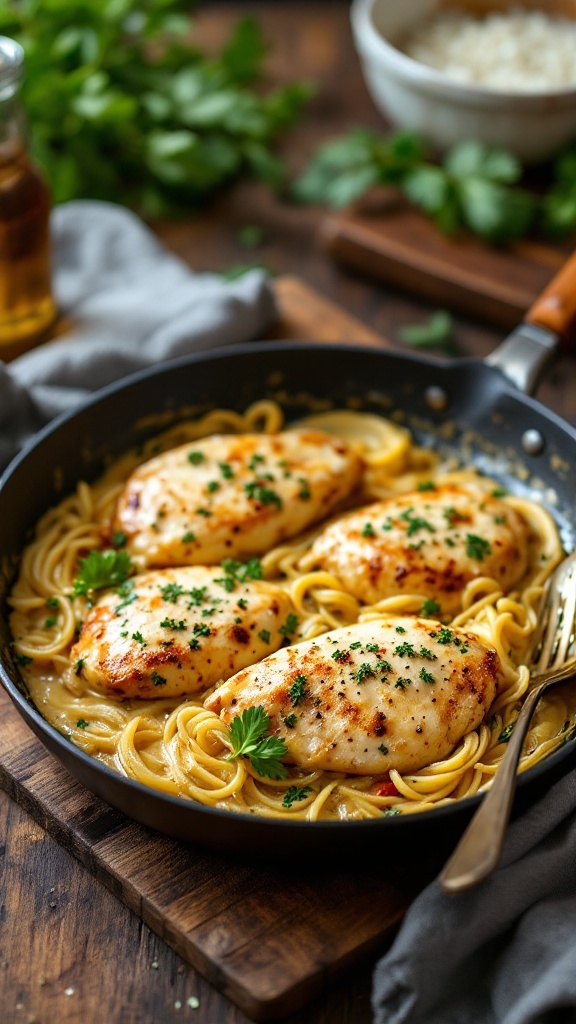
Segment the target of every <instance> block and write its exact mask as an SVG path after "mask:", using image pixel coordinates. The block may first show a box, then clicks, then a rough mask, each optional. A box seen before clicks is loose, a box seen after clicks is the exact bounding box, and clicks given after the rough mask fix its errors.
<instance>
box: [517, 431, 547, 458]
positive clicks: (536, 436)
mask: <svg viewBox="0 0 576 1024" xmlns="http://www.w3.org/2000/svg"><path fill="white" fill-rule="evenodd" d="M521 444H522V451H524V452H526V455H540V452H542V451H543V450H544V444H545V442H544V438H543V437H542V434H541V433H540V431H539V430H525V431H524V433H523V434H522V441H521Z"/></svg>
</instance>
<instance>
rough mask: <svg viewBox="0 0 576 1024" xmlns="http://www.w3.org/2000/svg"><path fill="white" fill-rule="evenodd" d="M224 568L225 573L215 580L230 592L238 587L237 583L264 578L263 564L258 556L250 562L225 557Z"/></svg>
mask: <svg viewBox="0 0 576 1024" xmlns="http://www.w3.org/2000/svg"><path fill="white" fill-rule="evenodd" d="M222 569H223V570H224V574H225V575H224V576H221V577H220V578H219V579H217V580H214V582H215V583H219V584H220V586H221V587H224V590H226V591H228V593H229V594H230V593H232V591H233V590H234V589H235V588H236V584H237V583H246V582H247V581H248V580H261V579H262V566H261V565H260V562H259V560H258V559H257V558H251V559H250V560H249V561H248V562H235V561H234V559H233V558H225V559H224V561H223V562H222Z"/></svg>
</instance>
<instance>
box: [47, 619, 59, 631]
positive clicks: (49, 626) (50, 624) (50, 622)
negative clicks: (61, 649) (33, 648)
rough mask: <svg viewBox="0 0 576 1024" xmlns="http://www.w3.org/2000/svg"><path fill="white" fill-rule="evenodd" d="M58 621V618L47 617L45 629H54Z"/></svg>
mask: <svg viewBox="0 0 576 1024" xmlns="http://www.w3.org/2000/svg"><path fill="white" fill-rule="evenodd" d="M57 622H58V619H53V618H50V619H46V620H45V622H44V629H52V627H53V626H55V625H56V623H57Z"/></svg>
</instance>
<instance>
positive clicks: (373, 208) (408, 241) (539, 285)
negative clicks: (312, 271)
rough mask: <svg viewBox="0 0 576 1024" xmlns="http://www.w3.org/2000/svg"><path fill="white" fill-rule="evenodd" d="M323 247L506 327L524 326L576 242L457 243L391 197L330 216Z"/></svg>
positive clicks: (464, 238) (462, 239) (468, 239)
mask: <svg viewBox="0 0 576 1024" xmlns="http://www.w3.org/2000/svg"><path fill="white" fill-rule="evenodd" d="M320 244H321V245H322V247H323V248H324V249H325V251H326V252H328V253H329V254H330V255H331V256H332V257H333V258H334V259H336V260H338V261H339V262H341V263H343V264H346V265H347V266H349V267H352V268H354V269H355V270H359V271H361V272H362V273H363V274H367V275H369V276H370V277H372V278H377V279H379V280H381V281H384V282H386V283H387V284H392V285H395V286H398V287H400V288H402V289H405V290H406V291H409V292H410V293H411V294H412V295H414V294H417V295H421V296H422V297H423V298H425V299H427V300H428V301H430V302H433V303H434V304H435V306H437V307H440V306H447V307H448V308H449V309H456V310H460V311H461V312H463V313H467V314H470V315H471V316H473V317H475V318H479V319H481V320H483V321H485V322H486V323H489V324H491V325H493V326H494V327H502V328H505V329H510V328H512V327H514V326H515V325H516V324H517V323H519V321H520V320H521V319H522V317H523V315H524V313H525V312H526V311H527V310H528V308H529V307H530V306H531V305H532V302H533V301H534V299H535V298H536V297H537V296H538V295H539V294H540V292H541V291H542V290H543V288H544V287H545V285H547V284H548V282H549V281H550V280H551V278H552V277H553V275H554V274H555V272H556V271H557V270H558V268H559V267H560V266H561V265H562V263H563V262H564V261H565V259H566V257H567V255H568V253H569V252H570V251H571V250H572V248H573V241H572V244H570V243H562V244H551V243H550V244H548V243H545V242H534V241H523V242H517V243H515V244H513V245H509V246H507V247H502V248H496V247H494V246H489V245H487V244H485V243H484V242H481V241H480V240H479V239H477V238H474V237H472V236H471V235H466V234H462V235H459V236H458V237H457V238H450V237H448V236H446V235H443V234H442V233H441V232H440V231H439V230H438V229H437V228H436V227H435V226H434V225H433V224H432V223H431V221H430V220H429V219H428V218H427V217H425V216H424V215H423V214H421V213H419V212H418V211H416V210H413V209H411V208H410V207H408V206H407V205H406V204H405V203H404V202H403V201H402V200H399V199H398V198H397V197H390V196H388V195H385V196H383V197H370V198H367V199H366V200H364V201H362V202H360V203H358V204H357V205H355V206H354V207H353V208H351V209H349V210H346V211H343V212H341V213H335V214H332V215H330V216H329V217H327V218H325V220H324V221H323V223H322V225H321V229H320Z"/></svg>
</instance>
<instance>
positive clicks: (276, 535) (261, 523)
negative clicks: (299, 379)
mask: <svg viewBox="0 0 576 1024" xmlns="http://www.w3.org/2000/svg"><path fill="white" fill-rule="evenodd" d="M361 472H362V462H361V460H360V458H359V457H358V456H357V455H355V454H354V453H353V452H352V451H351V450H350V449H349V448H348V447H347V445H346V444H345V442H344V441H341V440H339V439H338V438H335V437H330V436H329V435H328V434H324V433H321V432H320V431H312V430H289V431H285V432H284V433H280V434H274V435H267V434H239V435H222V436H219V435H218V436H213V437H209V438H206V439H204V440H202V441H197V442H196V443H194V444H185V445H181V446H180V447H178V448H175V449H173V450H172V451H168V452H166V453H164V454H163V455H158V456H157V457H156V458H154V459H151V460H150V461H149V462H146V463H145V464H144V465H143V466H140V467H139V468H138V469H137V470H136V471H135V472H134V473H133V474H132V476H131V477H130V479H129V480H128V483H127V484H126V487H125V489H124V491H123V493H122V495H121V497H120V500H119V502H118V507H117V511H116V521H115V523H114V529H115V530H121V531H123V532H124V533H125V534H126V536H127V538H128V549H129V550H130V552H131V554H132V555H133V556H134V557H135V558H136V560H137V562H138V564H140V565H142V566H169V565H199V564H204V565H214V564H216V563H218V562H221V561H222V559H224V558H237V559H240V560H242V561H244V560H246V559H247V558H251V557H252V556H254V555H258V554H262V553H263V552H264V551H267V550H269V548H271V547H273V546H274V545H275V544H277V543H279V542H280V541H283V540H285V539H287V538H288V537H293V536H295V535H296V534H298V533H300V531H301V530H305V529H306V528H307V527H309V526H310V525H311V524H313V523H315V522H317V521H318V520H320V519H323V518H324V517H325V516H326V515H327V514H328V513H329V512H330V511H331V510H332V509H333V508H334V507H335V506H336V505H337V504H338V503H339V502H340V501H341V500H342V499H343V498H345V497H346V496H347V495H348V494H350V492H351V491H352V490H353V489H354V487H355V486H356V484H357V482H358V480H359V478H360V474H361Z"/></svg>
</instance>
